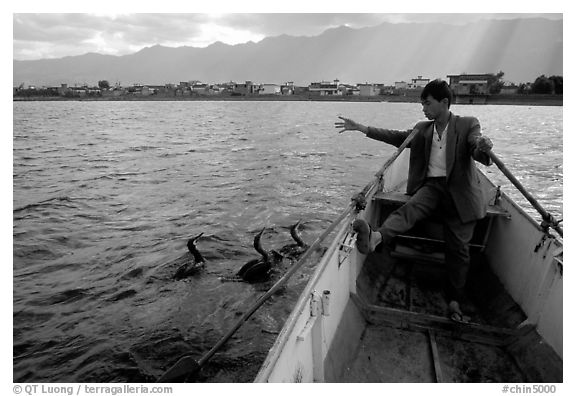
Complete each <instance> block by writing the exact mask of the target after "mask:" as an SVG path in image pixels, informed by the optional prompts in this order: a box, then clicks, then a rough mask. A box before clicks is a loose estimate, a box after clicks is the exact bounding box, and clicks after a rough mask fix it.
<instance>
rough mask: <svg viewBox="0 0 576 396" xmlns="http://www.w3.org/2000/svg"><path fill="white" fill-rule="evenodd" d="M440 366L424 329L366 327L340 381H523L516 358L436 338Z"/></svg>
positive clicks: (493, 349) (500, 351)
mask: <svg viewBox="0 0 576 396" xmlns="http://www.w3.org/2000/svg"><path fill="white" fill-rule="evenodd" d="M435 343H436V346H437V357H436V359H437V362H436V364H435V359H434V354H433V353H432V346H431V342H430V336H429V334H428V333H427V332H426V331H412V330H406V329H397V328H393V327H389V326H384V325H368V326H367V327H366V330H365V331H364V334H363V336H362V340H361V343H360V346H359V348H358V351H357V355H356V358H355V359H354V361H353V362H352V363H351V364H350V365H349V366H348V367H347V368H346V369H345V370H344V373H343V375H342V378H341V382H407V383H415V382H440V381H441V382H457V383H461V382H524V381H525V379H524V377H523V374H522V372H521V371H520V369H519V368H518V367H517V366H516V364H515V362H514V360H513V359H512V357H511V356H510V355H509V354H508V353H507V352H506V351H505V350H504V349H503V348H502V347H498V346H493V345H486V344H479V343H475V342H467V341H463V340H458V339H453V338H451V337H444V336H439V335H435Z"/></svg>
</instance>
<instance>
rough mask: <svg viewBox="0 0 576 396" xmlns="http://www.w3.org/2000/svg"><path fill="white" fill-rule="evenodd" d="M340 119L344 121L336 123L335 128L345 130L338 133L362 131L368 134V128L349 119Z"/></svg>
mask: <svg viewBox="0 0 576 396" xmlns="http://www.w3.org/2000/svg"><path fill="white" fill-rule="evenodd" d="M338 118H340V119H341V120H342V121H336V122H335V123H334V126H335V127H336V128H338V129H340V128H343V129H342V130H341V131H338V133H342V132H345V131H361V132H364V133H366V130H367V128H366V127H365V126H364V125H362V124H358V123H357V122H356V121H354V120H351V119H349V118H344V117H340V116H338Z"/></svg>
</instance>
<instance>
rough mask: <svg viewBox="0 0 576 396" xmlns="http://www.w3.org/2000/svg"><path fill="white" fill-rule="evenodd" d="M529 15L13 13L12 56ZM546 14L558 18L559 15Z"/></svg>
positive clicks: (120, 51)
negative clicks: (343, 27) (378, 25)
mask: <svg viewBox="0 0 576 396" xmlns="http://www.w3.org/2000/svg"><path fill="white" fill-rule="evenodd" d="M527 15H534V14H382V13H380V14H379V13H330V14H324V13H267V14H264V13H255V14H240V13H237V14H214V13H212V14H167V13H163V14H160V13H155V14H13V35H14V36H13V53H14V59H39V58H57V57H63V56H70V55H80V54H84V53H87V52H99V53H102V54H110V55H125V54H128V53H133V52H136V51H139V50H140V49H142V48H144V47H148V46H153V45H156V44H160V45H164V46H171V47H177V46H184V45H188V46H195V47H205V46H207V45H209V44H212V43H214V42H216V41H222V42H224V43H226V44H238V43H244V42H247V41H259V40H262V39H263V38H265V37H269V36H278V35H281V34H288V35H294V36H310V35H318V34H320V33H322V32H323V31H325V30H327V29H329V28H333V27H337V26H342V25H346V26H349V27H352V28H360V27H365V26H374V25H377V24H380V23H383V22H392V23H401V22H431V21H434V22H446V23H467V22H470V21H475V20H479V19H482V18H488V17H491V18H513V17H516V16H527ZM551 17H555V18H559V19H561V18H562V14H555V15H552V16H551Z"/></svg>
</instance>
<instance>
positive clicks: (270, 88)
mask: <svg viewBox="0 0 576 396" xmlns="http://www.w3.org/2000/svg"><path fill="white" fill-rule="evenodd" d="M281 93H282V90H281V87H280V85H278V84H262V85H261V86H260V95H280V94H281Z"/></svg>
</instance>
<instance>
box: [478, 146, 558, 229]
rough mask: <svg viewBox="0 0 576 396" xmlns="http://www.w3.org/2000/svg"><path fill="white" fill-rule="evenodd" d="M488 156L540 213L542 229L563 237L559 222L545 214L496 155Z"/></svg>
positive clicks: (490, 153)
mask: <svg viewBox="0 0 576 396" xmlns="http://www.w3.org/2000/svg"><path fill="white" fill-rule="evenodd" d="M488 155H489V156H490V158H491V159H492V161H493V162H494V163H495V164H496V166H497V167H498V168H499V169H500V170H501V171H502V173H504V175H505V176H506V177H507V178H508V180H510V182H511V183H512V184H514V186H515V187H516V188H517V189H518V191H520V192H521V193H522V195H524V197H525V198H526V199H527V200H528V202H530V204H532V206H533V207H534V209H536V210H537V211H538V213H540V216H542V220H543V221H544V222H543V224H542V228H547V227H548V226H550V227H552V228H554V230H556V232H557V233H558V234H560V236H561V237H564V236H563V234H564V230H563V229H562V227H560V224H559V221H558V220H556V219H555V218H554V216H552V214H551V213H549V212H547V211H546V209H544V208H543V207H542V205H540V204H539V203H538V201H536V198H534V197H533V196H532V195H531V194H530V193H529V192H528V191H527V190H526V189H525V188H524V186H523V185H522V184H520V182H519V181H518V179H516V177H515V176H514V175H513V174H512V172H510V171H509V170H508V168H506V165H504V163H503V162H502V161H501V160H500V158H498V156H497V155H496V154H494V152H493V151H492V150H490V151H489V152H488Z"/></svg>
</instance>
